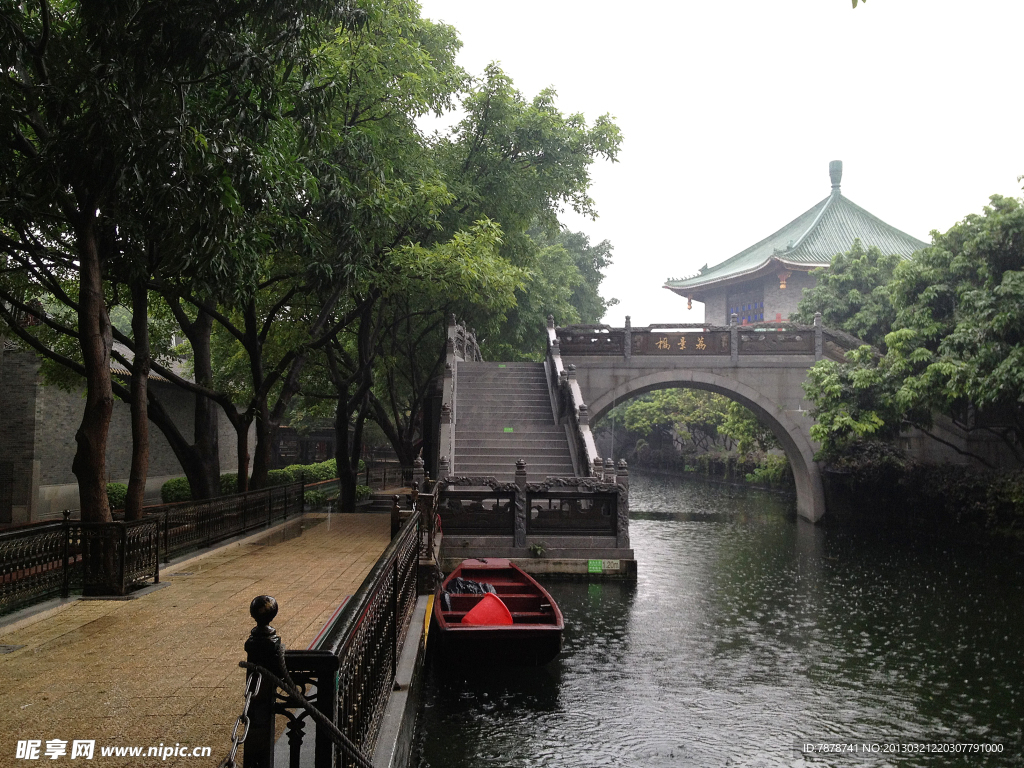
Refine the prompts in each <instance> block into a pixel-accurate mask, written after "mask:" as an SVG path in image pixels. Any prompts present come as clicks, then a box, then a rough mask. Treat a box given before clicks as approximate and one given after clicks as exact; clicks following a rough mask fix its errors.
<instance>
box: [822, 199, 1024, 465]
mask: <svg viewBox="0 0 1024 768" xmlns="http://www.w3.org/2000/svg"><path fill="white" fill-rule="evenodd" d="M991 203H992V204H991V205H990V206H987V207H986V208H985V210H984V215H981V216H979V215H976V214H972V215H970V216H968V217H966V218H965V219H964V220H963V221H962V222H960V223H959V224H957V225H956V226H954V227H953V228H952V229H950V230H949V231H948V232H946V233H945V234H938V233H933V234H932V239H933V242H932V245H931V246H929V247H927V248H924V249H922V250H921V251H918V252H917V253H916V254H914V256H913V257H912V258H911V259H910V260H909V261H907V262H904V263H902V264H900V265H899V266H898V267H897V268H896V270H895V273H894V280H893V283H892V286H891V292H892V300H893V305H894V307H895V310H896V317H895V320H894V323H893V330H892V332H891V333H889V334H888V335H887V336H886V338H885V341H886V345H887V347H888V351H887V352H886V354H885V355H884V356H882V357H880V358H879V357H877V356H875V355H873V354H872V353H871V351H870V350H869V349H867V348H864V349H861V350H860V351H859V352H857V353H856V354H854V355H853V356H852V357H851V359H850V361H849V363H848V364H847V365H841V364H837V363H832V362H825V361H823V362H822V363H819V364H818V365H817V366H815V368H814V369H812V375H811V379H810V381H809V383H808V386H807V392H808V396H809V397H810V398H811V399H812V401H813V402H814V403H815V416H816V418H817V420H818V427H816V430H817V431H816V432H814V431H812V434H813V435H814V436H815V438H816V439H818V440H819V441H821V442H822V444H823V448H824V449H825V451H826V452H828V451H837V450H842V449H843V448H844V447H845V446H846V445H848V444H849V443H850V442H851V441H853V440H855V439H857V438H859V437H873V438H885V437H892V436H894V435H895V434H897V433H898V432H899V431H900V430H901V429H903V428H904V427H908V426H916V427H918V428H920V429H922V430H923V431H925V433H926V434H931V433H930V432H929V431H928V430H929V428H930V427H931V424H932V421H931V420H932V413H933V412H941V413H946V414H950V415H959V414H963V413H964V412H965V411H971V412H973V414H974V416H973V420H974V421H975V424H976V426H977V428H979V429H985V430H987V431H991V432H994V433H995V434H997V435H999V436H1000V437H1001V438H1002V439H1003V440H1004V441H1005V443H1006V445H1007V446H1008V447H1009V448H1010V449H1011V450H1012V451H1013V452H1014V453H1015V454H1016V455H1017V457H1018V460H1021V459H1024V451H1022V445H1024V443H1022V440H1024V315H1022V313H1021V312H1020V306H1021V302H1022V301H1024V208H1022V206H1021V203H1020V201H1018V200H1014V199H1012V198H1005V197H1001V196H998V195H996V196H993V197H992V198H991ZM933 437H934V435H933Z"/></svg>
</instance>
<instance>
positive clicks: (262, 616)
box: [242, 595, 282, 768]
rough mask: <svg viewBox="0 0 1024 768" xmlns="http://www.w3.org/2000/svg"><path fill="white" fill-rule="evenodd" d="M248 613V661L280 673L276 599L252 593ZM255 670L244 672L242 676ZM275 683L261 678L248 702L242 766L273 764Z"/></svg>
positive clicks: (262, 767)
mask: <svg viewBox="0 0 1024 768" xmlns="http://www.w3.org/2000/svg"><path fill="white" fill-rule="evenodd" d="M249 615H250V616H252V618H253V620H254V621H255V622H256V626H255V627H253V629H252V631H251V632H250V633H249V638H248V639H247V640H246V641H245V656H246V660H247V661H248V662H249V663H250V664H259V665H260V666H261V667H265V668H266V669H268V670H270V671H271V672H273V673H274V674H276V675H280V674H281V671H282V670H281V669H280V661H279V659H280V654H281V638H280V637H278V636H277V630H275V629H274V628H273V627H272V626H270V622H272V621H273V620H274V617H275V616H277V600H275V599H274V598H272V597H271V596H270V595H260V596H258V597H254V598H253V600H252V602H251V603H249ZM253 674H254V673H253V672H251V671H250V672H247V673H246V676H245V679H246V683H247V684H248V680H249V677H251V676H252V675H253ZM276 697H277V686H276V685H275V684H274V683H273V682H272V681H270V680H268V679H266V678H264V679H263V681H262V682H261V683H260V692H259V693H258V694H256V695H255V696H253V697H252V703H251V704H250V705H249V725H248V727H247V728H246V733H245V747H244V752H243V760H242V765H243V766H244V768H274V700H275V699H276Z"/></svg>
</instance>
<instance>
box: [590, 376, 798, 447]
mask: <svg viewBox="0 0 1024 768" xmlns="http://www.w3.org/2000/svg"><path fill="white" fill-rule="evenodd" d="M612 423H613V424H614V425H615V428H616V429H620V430H624V431H625V432H627V433H630V434H631V435H633V436H634V441H635V446H634V450H635V451H636V450H639V449H640V446H641V442H643V443H644V444H648V443H650V444H652V445H654V446H655V447H656V448H658V447H660V446H663V445H665V444H668V445H672V446H674V447H675V448H676V449H677V450H690V451H711V450H726V451H729V450H732V449H733V448H736V449H737V450H738V451H739V452H740V454H741V455H743V456H746V455H747V454H748V453H751V452H756V451H759V452H765V451H768V450H770V449H771V448H776V447H778V443H777V441H776V440H775V437H774V435H773V434H772V432H771V430H769V429H768V428H767V427H765V426H764V425H762V424H761V423H760V422H759V421H758V419H757V417H756V416H755V415H754V414H753V413H751V412H750V411H749V410H748V409H746V408H744V407H743V406H742V405H740V404H739V403H736V402H734V401H732V400H729V399H728V398H726V397H724V396H722V395H716V394H714V393H711V392H704V391H702V390H697V389H661V390H657V391H655V392H651V393H649V394H646V395H641V396H640V397H637V398H635V399H634V400H631V401H629V402H627V403H623V404H622V405H620V406H617V407H616V408H614V409H613V410H612V411H611V412H610V413H609V414H608V416H607V417H606V421H605V423H604V424H602V428H603V429H609V428H610V426H611V424H612ZM625 437H626V436H625V435H624V436H623V438H624V439H625Z"/></svg>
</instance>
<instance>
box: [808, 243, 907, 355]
mask: <svg viewBox="0 0 1024 768" xmlns="http://www.w3.org/2000/svg"><path fill="white" fill-rule="evenodd" d="M901 261H902V258H901V257H899V256H895V255H885V254H883V253H882V252H881V251H880V250H878V248H876V247H875V246H871V247H870V248H868V249H867V250H865V249H864V247H863V246H862V245H861V242H860V240H855V241H854V243H853V247H852V248H851V249H850V250H849V251H847V252H846V253H840V254H838V255H837V256H836V257H835V258H833V259H832V264H831V265H830V266H829V267H827V268H824V269H815V270H813V271H812V272H811V274H812V275H813V276H814V277H815V278H817V283H816V284H815V285H814V287H813V288H808V289H807V290H805V291H804V295H803V298H801V299H800V304H799V308H798V311H797V313H796V315H795V316H794V319H796V320H797V321H798V322H801V323H805V324H807V325H810V324H811V323H812V322H814V314H815V312H821V317H822V321H823V322H824V324H825V325H826V326H828V327H829V328H837V329H839V330H842V331H846V332H847V333H849V334H851V335H853V336H856V337H857V338H859V339H862V340H864V341H866V342H867V343H868V344H872V345H874V346H876V347H878V348H879V349H882V350H884V349H885V335H886V334H887V333H889V331H891V330H892V324H893V321H894V320H895V319H896V309H895V307H894V306H893V301H892V293H891V286H892V280H893V274H894V272H895V270H896V267H897V266H898V265H899V264H900V262H901Z"/></svg>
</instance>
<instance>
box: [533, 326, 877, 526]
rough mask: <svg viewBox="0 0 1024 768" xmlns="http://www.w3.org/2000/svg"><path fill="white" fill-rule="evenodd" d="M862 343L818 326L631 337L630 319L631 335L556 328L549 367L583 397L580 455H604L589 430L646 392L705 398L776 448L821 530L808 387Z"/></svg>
mask: <svg viewBox="0 0 1024 768" xmlns="http://www.w3.org/2000/svg"><path fill="white" fill-rule="evenodd" d="M733 317H734V318H735V315H734V316H733ZM859 343H860V342H858V341H857V340H856V339H854V338H853V337H851V336H848V335H847V334H844V333H841V332H837V331H833V330H830V329H826V328H824V327H823V326H822V325H821V318H820V316H818V317H816V318H815V324H814V325H813V326H799V325H793V324H790V323H785V324H779V323H775V324H758V325H737V324H735V322H734V323H733V324H732V325H730V326H724V327H714V326H692V325H652V326H647V327H644V328H640V327H637V328H634V327H631V326H630V325H629V318H626V327H625V328H612V327H610V326H605V325H600V326H593V325H590V326H569V327H565V328H556V327H554V320H553V318H549V323H548V363H547V365H548V369H549V374H550V375H551V376H552V379H554V378H555V377H556V376H557V377H558V378H559V379H560V381H559V382H558V385H559V386H561V388H562V389H563V390H565V391H566V392H567V394H574V395H575V397H574V399H575V400H576V408H574V409H572V410H575V411H576V414H575V416H576V419H575V420H576V421H577V422H578V423H577V435H578V439H577V441H576V442H577V443H578V447H577V450H576V451H575V452H576V453H577V454H580V453H583V452H584V451H587V452H588V454H589V453H593V454H594V455H596V449H594V447H593V436H592V435H591V434H590V429H589V422H590V420H592V419H597V418H600V417H601V416H603V415H604V414H605V413H607V412H608V411H609V410H610V409H611V408H612V407H614V406H615V405H617V404H619V403H622V402H623V401H625V400H628V399H629V398H631V397H635V396H636V395H640V394H643V393H645V392H650V391H652V390H655V389H664V388H667V387H682V388H691V389H702V390H707V391H709V392H715V393H717V394H721V395H725V396H726V397H729V398H730V399H732V400H735V401H737V402H739V403H741V404H742V405H744V406H745V407H747V408H749V409H750V410H751V411H753V412H754V413H755V414H757V415H758V417H760V419H761V420H762V422H763V423H764V424H765V425H766V426H768V427H769V428H770V429H771V430H772V432H773V433H774V434H775V436H776V437H777V438H778V440H779V442H780V444H781V445H782V447H783V449H784V450H785V453H786V456H787V457H788V458H789V461H790V464H791V466H792V468H793V476H794V479H795V481H796V492H797V510H798V513H799V514H800V516H802V517H804V518H806V519H808V520H811V521H813V522H817V521H818V520H820V519H821V517H822V515H823V514H824V513H825V495H824V491H823V489H822V480H821V471H820V468H819V466H818V463H817V462H816V461H815V460H814V454H815V452H816V450H817V448H818V446H817V444H816V443H815V442H814V440H812V439H811V435H810V429H811V426H812V425H813V424H814V421H813V419H812V418H811V417H810V414H809V413H808V410H809V408H810V407H811V406H810V403H809V402H808V401H807V399H806V397H805V395H804V389H803V383H804V382H805V381H806V379H807V371H808V369H809V368H810V367H811V366H812V365H814V363H815V362H817V361H818V360H821V359H822V357H829V358H832V359H836V360H841V359H843V356H844V353H845V351H846V350H849V349H851V348H853V347H855V346H857V345H858V344H859ZM552 384H555V382H554V381H552ZM581 404H585V405H583V407H582V408H581V407H580V405H581ZM581 463H582V462H581Z"/></svg>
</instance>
